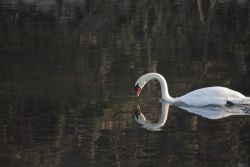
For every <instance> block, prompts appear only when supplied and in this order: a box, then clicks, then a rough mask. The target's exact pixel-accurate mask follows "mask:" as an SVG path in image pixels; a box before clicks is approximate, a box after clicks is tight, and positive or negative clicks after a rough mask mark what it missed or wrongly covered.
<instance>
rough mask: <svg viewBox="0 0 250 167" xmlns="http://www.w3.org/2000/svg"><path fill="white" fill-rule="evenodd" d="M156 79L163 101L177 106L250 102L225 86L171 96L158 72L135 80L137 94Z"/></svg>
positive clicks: (249, 98) (248, 98)
mask: <svg viewBox="0 0 250 167" xmlns="http://www.w3.org/2000/svg"><path fill="white" fill-rule="evenodd" d="M153 79H156V80H158V81H159V82H160V85H161V93H162V99H163V101H166V102H168V103H171V104H174V105H179V106H183V105H184V106H185V105H186V106H207V105H219V106H222V105H227V104H230V105H231V104H235V105H247V104H250V97H246V96H244V95H243V94H241V93H239V92H237V91H234V90H231V89H228V88H225V87H219V86H214V87H207V88H201V89H197V90H194V91H192V92H190V93H188V94H186V95H183V96H181V97H176V98H173V97H171V96H170V95H169V93H168V85H167V82H166V80H165V78H164V77H163V76H162V75H160V74H158V73H147V74H145V75H142V76H141V77H140V78H139V79H138V80H137V81H136V82H135V90H136V94H137V96H139V95H140V92H141V90H142V88H143V87H144V86H145V85H146V83H147V82H149V81H150V80H153Z"/></svg>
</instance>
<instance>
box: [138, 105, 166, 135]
mask: <svg viewBox="0 0 250 167" xmlns="http://www.w3.org/2000/svg"><path fill="white" fill-rule="evenodd" d="M168 109H169V104H167V103H162V109H161V115H160V118H159V120H158V121H157V122H156V123H151V122H150V121H148V120H147V119H146V117H145V116H144V114H143V113H142V111H141V108H140V106H139V105H137V110H136V111H135V121H136V122H137V123H139V124H141V125H142V127H143V128H145V129H147V130H150V131H159V130H161V127H162V126H164V125H165V123H166V121H167V117H168Z"/></svg>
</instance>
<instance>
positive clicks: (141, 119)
mask: <svg viewBox="0 0 250 167" xmlns="http://www.w3.org/2000/svg"><path fill="white" fill-rule="evenodd" d="M135 120H136V122H138V123H139V124H145V122H147V119H146V118H145V116H144V114H143V113H142V112H141V108H140V106H139V105H137V110H136V111H135Z"/></svg>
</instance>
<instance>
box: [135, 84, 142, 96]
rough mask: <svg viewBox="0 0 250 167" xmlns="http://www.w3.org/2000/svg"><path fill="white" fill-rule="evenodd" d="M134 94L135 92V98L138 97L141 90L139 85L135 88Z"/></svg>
mask: <svg viewBox="0 0 250 167" xmlns="http://www.w3.org/2000/svg"><path fill="white" fill-rule="evenodd" d="M135 92H136V96H140V93H141V88H140V86H139V85H136V86H135Z"/></svg>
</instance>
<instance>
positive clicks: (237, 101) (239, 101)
mask: <svg viewBox="0 0 250 167" xmlns="http://www.w3.org/2000/svg"><path fill="white" fill-rule="evenodd" d="M228 102H229V103H232V104H235V105H250V97H244V98H230V99H228Z"/></svg>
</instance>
